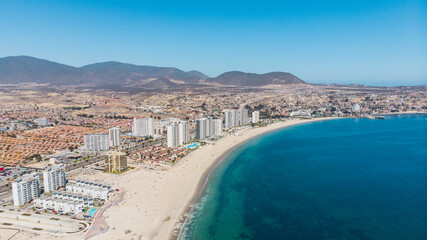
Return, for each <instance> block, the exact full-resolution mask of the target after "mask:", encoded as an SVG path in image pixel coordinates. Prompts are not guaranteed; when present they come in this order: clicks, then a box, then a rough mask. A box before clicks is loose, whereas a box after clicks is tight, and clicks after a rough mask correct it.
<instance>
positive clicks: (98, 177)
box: [13, 117, 340, 240]
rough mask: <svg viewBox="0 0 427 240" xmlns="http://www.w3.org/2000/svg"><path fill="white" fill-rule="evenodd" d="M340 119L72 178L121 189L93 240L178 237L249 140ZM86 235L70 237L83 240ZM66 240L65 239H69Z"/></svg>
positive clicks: (275, 126) (246, 133)
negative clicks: (170, 161)
mask: <svg viewBox="0 0 427 240" xmlns="http://www.w3.org/2000/svg"><path fill="white" fill-rule="evenodd" d="M333 119H340V118H337V117H330V118H316V119H292V120H287V121H285V122H276V123H272V124H270V125H268V126H266V127H258V128H250V129H244V130H239V131H238V133H239V134H237V135H235V134H231V135H227V136H225V137H224V138H222V139H220V140H218V141H217V142H216V143H215V144H209V145H205V146H203V147H201V148H200V149H197V150H196V151H193V152H191V153H190V154H189V155H187V156H186V157H185V158H183V159H182V160H181V161H179V162H178V163H177V164H176V165H175V166H174V167H172V168H171V169H168V170H165V171H155V170H148V169H144V168H143V167H142V166H141V165H134V166H135V169H133V170H132V171H129V172H127V173H125V174H108V173H104V172H99V171H92V172H87V173H84V174H81V173H80V174H76V175H74V174H70V175H69V176H67V177H68V178H69V179H85V180H90V181H99V182H104V183H106V184H109V185H112V186H114V188H118V189H120V191H121V192H126V193H125V194H124V197H123V200H122V201H121V202H120V203H118V204H117V205H116V206H114V207H111V208H108V209H107V210H105V212H104V213H103V217H104V218H105V222H106V223H107V224H108V231H106V232H104V233H101V234H98V235H95V236H93V237H91V238H90V239H91V240H92V239H139V240H145V239H161V240H164V239H176V238H177V236H178V233H179V231H180V229H181V228H182V225H183V223H184V221H185V220H186V218H187V217H186V216H188V215H187V214H188V213H189V211H190V210H191V209H192V205H193V203H194V202H195V201H197V200H198V199H199V197H201V196H202V195H203V193H204V190H205V188H206V186H207V185H208V183H209V178H210V176H211V174H212V173H213V172H214V171H215V169H216V167H217V166H219V165H220V164H221V163H222V161H223V160H224V159H226V158H227V157H228V155H229V154H230V153H231V152H232V151H234V150H235V149H236V148H238V147H240V146H241V145H243V144H245V143H246V142H247V141H250V140H251V139H253V138H255V137H259V136H261V135H263V134H267V133H269V132H272V131H276V130H279V129H282V128H285V127H290V126H295V125H299V124H304V123H311V122H316V121H326V120H333ZM82 237H83V235H79V236H73V237H71V238H70V239H81V238H82ZM29 238H31V239H43V240H50V239H58V237H56V236H52V235H49V234H43V233H41V234H34V233H29V232H24V231H21V232H19V233H18V234H16V236H15V237H14V238H13V239H29ZM66 238H67V237H66ZM67 239H68V238H67Z"/></svg>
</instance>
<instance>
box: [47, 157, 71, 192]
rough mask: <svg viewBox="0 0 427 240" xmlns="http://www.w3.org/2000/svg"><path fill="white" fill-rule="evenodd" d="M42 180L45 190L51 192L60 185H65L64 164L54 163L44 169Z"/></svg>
mask: <svg viewBox="0 0 427 240" xmlns="http://www.w3.org/2000/svg"><path fill="white" fill-rule="evenodd" d="M43 182H44V191H45V192H52V191H56V190H58V188H60V187H65V184H66V183H67V180H66V178H65V166H64V164H62V163H61V164H56V165H53V166H51V167H49V168H47V169H46V170H44V171H43Z"/></svg>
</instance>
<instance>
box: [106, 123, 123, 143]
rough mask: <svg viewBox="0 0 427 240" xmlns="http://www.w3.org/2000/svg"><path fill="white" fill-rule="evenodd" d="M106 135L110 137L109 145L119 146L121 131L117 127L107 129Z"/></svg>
mask: <svg viewBox="0 0 427 240" xmlns="http://www.w3.org/2000/svg"><path fill="white" fill-rule="evenodd" d="M108 137H109V139H110V147H117V146H120V144H121V143H122V142H121V133H120V128H119V127H113V128H110V129H109V130H108Z"/></svg>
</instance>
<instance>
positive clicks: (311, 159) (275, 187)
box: [181, 115, 427, 240]
mask: <svg viewBox="0 0 427 240" xmlns="http://www.w3.org/2000/svg"><path fill="white" fill-rule="evenodd" d="M386 118H387V119H386V120H368V119H341V120H330V121H322V122H315V123H309V124H304V125H299V126H294V127H291V128H287V129H282V130H279V131H276V132H273V133H269V134H266V135H264V136H262V137H259V138H257V139H254V140H252V141H250V142H248V143H247V144H245V145H243V146H242V147H240V148H238V149H237V150H236V151H234V152H233V153H232V154H231V155H230V156H229V157H228V158H227V159H226V161H225V162H224V163H223V164H221V166H220V167H218V168H217V170H216V171H215V172H214V173H213V175H212V178H211V180H210V182H209V185H208V188H207V191H206V193H205V194H204V196H203V197H202V198H201V199H200V201H199V202H198V204H197V207H196V208H195V209H196V210H195V211H194V213H193V214H192V216H191V217H190V218H189V221H188V223H187V224H186V227H185V228H184V231H183V234H182V235H181V239H195V240H199V239H417V240H418V239H427V115H400V116H387V117H386Z"/></svg>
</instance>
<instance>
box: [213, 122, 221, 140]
mask: <svg viewBox="0 0 427 240" xmlns="http://www.w3.org/2000/svg"><path fill="white" fill-rule="evenodd" d="M222 128H223V126H222V119H214V120H213V129H214V133H213V135H215V136H221V135H222Z"/></svg>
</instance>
